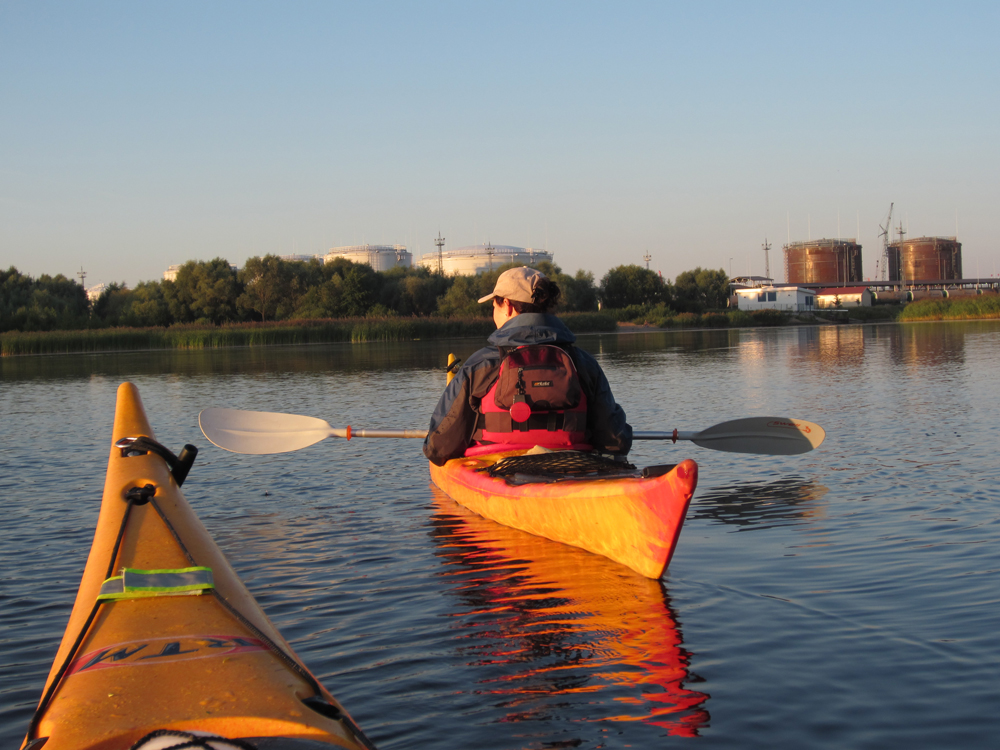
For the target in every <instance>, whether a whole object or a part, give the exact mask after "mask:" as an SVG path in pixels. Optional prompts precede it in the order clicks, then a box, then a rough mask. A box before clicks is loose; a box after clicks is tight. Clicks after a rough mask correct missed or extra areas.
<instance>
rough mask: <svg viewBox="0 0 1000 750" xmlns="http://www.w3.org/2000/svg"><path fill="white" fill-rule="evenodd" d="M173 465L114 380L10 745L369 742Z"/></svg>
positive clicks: (183, 464) (82, 747) (108, 749)
mask: <svg viewBox="0 0 1000 750" xmlns="http://www.w3.org/2000/svg"><path fill="white" fill-rule="evenodd" d="M140 436H143V437H144V438H145V439H143V440H139V441H137V442H133V443H131V444H130V443H129V441H128V440H124V441H123V440H122V439H123V438H126V439H127V438H137V437H140ZM116 444H117V445H116ZM194 452H196V449H195V450H194ZM188 457H189V458H190V460H193V455H190V454H189V456H188ZM187 468H190V461H185V455H184V454H183V453H182V456H181V460H180V461H178V460H177V458H176V457H174V456H173V454H172V453H170V452H169V451H165V450H164V449H163V448H162V446H160V445H159V444H158V443H156V442H155V437H154V435H153V431H152V429H151V428H150V426H149V422H148V420H147V418H146V414H145V411H144V410H143V406H142V402H141V400H140V398H139V392H138V390H137V389H136V388H135V386H134V385H132V384H131V383H123V384H122V385H121V386H120V387H119V389H118V403H117V408H116V411H115V424H114V434H113V436H112V448H111V455H110V458H109V461H108V474H107V480H106V484H105V488H104V498H103V501H102V503H101V511H100V516H99V518H98V521H97V532H96V534H95V536H94V543H93V546H92V547H91V550H90V557H89V558H88V560H87V565H86V568H85V569H84V573H83V580H82V581H81V582H80V589H79V592H78V594H77V598H76V603H75V604H74V606H73V611H72V614H71V615H70V619H69V624H68V625H67V627H66V633H65V635H64V636H63V640H62V643H61V644H60V646H59V650H58V652H57V654H56V658H55V662H54V663H53V665H52V670H51V671H50V673H49V677H48V679H47V680H46V683H45V688H44V690H43V693H42V698H41V700H40V702H39V705H38V708H37V710H36V713H35V716H34V717H33V719H32V721H31V724H30V726H29V729H28V733H27V736H26V738H25V741H24V743H23V744H22V748H23V749H28V748H30V749H31V750H40V748H42V747H43V746H44V747H45V750H125V749H126V748H130V747H133V746H135V747H137V748H140V747H146V746H149V747H173V746H174V745H177V744H178V743H182V742H183V740H184V738H185V737H190V736H191V734H192V733H194V734H197V733H207V734H211V735H218V736H221V737H225V738H229V739H233V740H242V741H243V742H244V744H235V746H237V747H256V746H257V743H255V742H254V740H258V741H260V746H261V747H267V748H268V749H269V750H283V749H284V748H289V749H291V748H294V749H295V750H318V748H323V747H331V746H332V747H339V748H350V749H351V750H358V749H360V748H372V747H373V745H372V744H371V742H370V741H369V740H368V739H367V738H366V737H365V736H364V734H363V733H362V732H361V730H360V729H359V728H358V727H357V725H356V724H355V723H354V721H353V719H351V717H350V716H349V715H348V714H347V712H346V711H345V710H344V709H343V707H342V706H341V705H340V704H339V703H338V702H337V701H336V700H335V699H334V698H333V696H332V695H330V693H328V692H327V691H326V690H325V689H324V688H323V687H322V686H321V685H320V684H319V682H317V680H316V678H315V677H314V676H313V675H312V674H311V673H310V672H309V670H308V669H306V667H305V666H303V665H302V662H301V661H300V660H299V659H298V657H297V656H296V655H295V653H294V652H293V651H292V649H291V647H290V646H289V645H288V643H287V642H285V640H284V639H283V638H282V637H281V634H280V633H278V631H277V629H276V628H275V627H274V625H272V624H271V622H270V621H269V620H268V619H267V617H266V616H265V615H264V613H263V611H262V610H261V609H260V607H259V606H258V605H257V602H256V601H254V599H253V597H252V596H251V595H250V593H249V592H248V591H247V589H246V587H244V585H243V584H242V582H241V581H240V580H239V578H238V577H237V575H236V573H235V572H234V571H233V569H232V568H231V567H230V565H229V563H228V562H227V561H226V559H225V557H223V555H222V553H221V552H220V551H219V548H218V547H217V546H216V545H215V543H214V542H213V541H212V539H211V537H210V536H209V534H208V532H207V531H206V529H205V527H204V526H203V525H202V524H201V522H200V521H199V520H198V518H197V517H196V516H195V514H194V513H193V511H192V510H191V508H190V506H189V505H188V504H187V501H186V500H185V499H184V495H183V494H182V492H181V490H180V486H179V482H182V481H183V479H184V475H185V474H186V472H187ZM157 735H158V737H157V738H156V739H151V737H155V736H157ZM263 738H269V739H267V740H263ZM189 741H190V740H189ZM136 743H138V744H136ZM184 746H185V747H194V746H197V747H202V745H191V744H189V745H184ZM216 746H217V747H223V746H224V747H227V748H229V747H233V746H234V745H230V744H226V745H222V744H218V745H216Z"/></svg>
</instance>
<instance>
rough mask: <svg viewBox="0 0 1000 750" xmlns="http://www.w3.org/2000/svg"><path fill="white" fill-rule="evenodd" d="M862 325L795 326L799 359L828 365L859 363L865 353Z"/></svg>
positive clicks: (854, 364) (841, 365)
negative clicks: (796, 327)
mask: <svg viewBox="0 0 1000 750" xmlns="http://www.w3.org/2000/svg"><path fill="white" fill-rule="evenodd" d="M865 331H866V329H865V328H863V327H861V326H840V325H831V326H803V327H801V328H798V329H796V333H797V339H798V340H797V344H798V346H797V354H798V356H799V358H800V359H802V360H804V361H807V362H815V363H819V364H824V365H830V366H840V367H844V366H854V367H857V366H860V365H861V363H862V361H863V360H864V357H865Z"/></svg>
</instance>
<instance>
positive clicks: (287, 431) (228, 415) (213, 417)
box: [198, 408, 338, 455]
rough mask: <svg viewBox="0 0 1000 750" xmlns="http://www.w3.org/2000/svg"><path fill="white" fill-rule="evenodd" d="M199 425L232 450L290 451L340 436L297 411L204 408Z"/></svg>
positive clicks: (326, 426)
mask: <svg viewBox="0 0 1000 750" xmlns="http://www.w3.org/2000/svg"><path fill="white" fill-rule="evenodd" d="M198 425H199V426H200V427H201V431H202V432H203V433H205V437H207V438H208V439H209V440H210V441H211V442H212V444H213V445H217V446H219V447H220V448H223V449H224V450H227V451H232V452H233V453H251V454H255V455H261V454H265V453H288V452H289V451H297V450H299V449H300V448H305V447H306V446H309V445H312V444H313V443H318V442H319V441H320V440H323V439H325V438H328V437H334V436H336V435H338V432H337V431H336V430H334V429H333V428H332V427H331V426H330V425H329V424H328V423H327V422H324V421H323V420H322V419H317V418H316V417H303V416H299V415H298V414H275V413H274V412H269V411H242V410H240V409H216V408H212V409H205V410H203V411H202V412H201V414H199V415H198Z"/></svg>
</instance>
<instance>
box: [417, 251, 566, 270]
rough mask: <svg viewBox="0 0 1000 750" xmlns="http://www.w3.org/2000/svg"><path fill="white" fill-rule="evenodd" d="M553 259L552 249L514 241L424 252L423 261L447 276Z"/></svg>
mask: <svg viewBox="0 0 1000 750" xmlns="http://www.w3.org/2000/svg"><path fill="white" fill-rule="evenodd" d="M543 260H545V261H548V262H549V263H551V262H552V253H550V252H547V251H546V250H536V249H535V248H533V247H514V246H513V245H491V244H486V245H469V246H468V247H460V248H458V249H456V250H448V251H447V252H442V253H441V254H440V255H439V254H438V253H436V252H435V253H425V254H424V255H423V256H422V257H421V258H420V265H421V266H424V267H425V268H429V269H431V270H432V271H438V270H440V271H441V272H442V273H444V274H445V275H447V276H475V275H476V274H479V273H483V272H484V271H492V270H493V269H494V268H499V267H500V266H502V265H505V264H507V263H523V264H524V265H526V266H533V265H534V264H535V263H539V262H541V261H543Z"/></svg>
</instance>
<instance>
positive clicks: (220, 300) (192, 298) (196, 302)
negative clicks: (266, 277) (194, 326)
mask: <svg viewBox="0 0 1000 750" xmlns="http://www.w3.org/2000/svg"><path fill="white" fill-rule="evenodd" d="M241 291H242V289H241V288H240V284H239V282H238V280H237V277H236V272H235V271H234V270H233V269H232V268H231V267H230V265H229V261H227V260H225V259H224V258H214V259H213V260H209V261H196V260H190V261H188V262H187V263H185V264H184V265H183V266H181V267H180V269H179V270H178V272H177V278H176V279H175V280H174V281H165V282H163V293H164V297H165V299H166V302H167V307H168V309H169V310H170V315H171V317H173V319H174V320H175V321H176V322H178V323H215V324H217V325H218V324H220V323H226V322H229V321H234V320H238V319H239V317H238V314H237V311H236V300H237V299H239V296H240V293H241Z"/></svg>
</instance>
